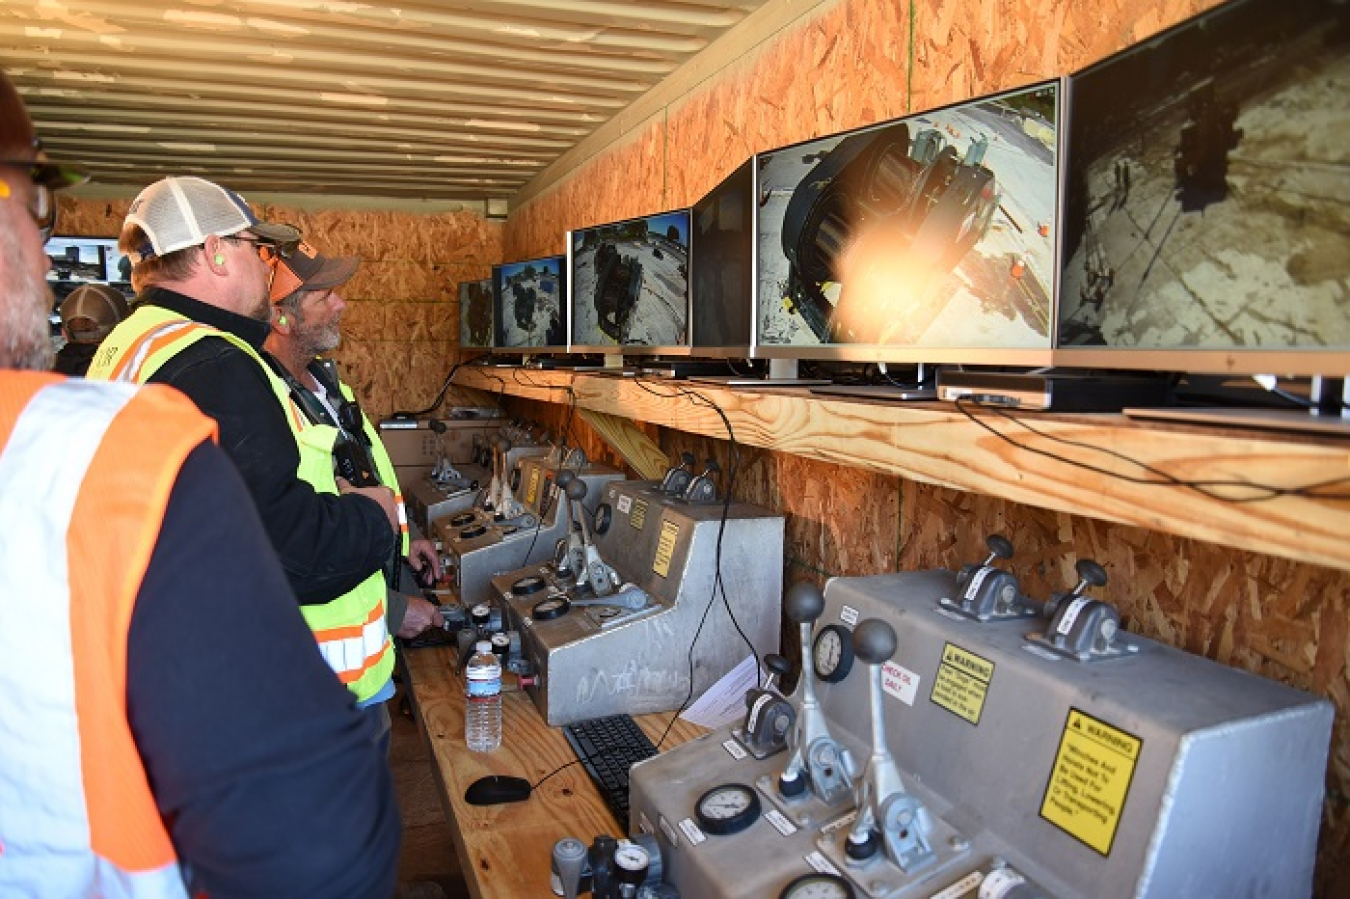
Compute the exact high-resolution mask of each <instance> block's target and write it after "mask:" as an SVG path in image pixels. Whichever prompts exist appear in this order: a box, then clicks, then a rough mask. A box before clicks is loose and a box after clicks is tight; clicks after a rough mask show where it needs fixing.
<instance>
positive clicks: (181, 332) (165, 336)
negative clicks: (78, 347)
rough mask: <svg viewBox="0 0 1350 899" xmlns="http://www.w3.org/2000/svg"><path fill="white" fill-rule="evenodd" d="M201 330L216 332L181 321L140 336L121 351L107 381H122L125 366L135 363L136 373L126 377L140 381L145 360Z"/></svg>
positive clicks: (200, 325) (130, 373) (209, 328)
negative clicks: (120, 355) (120, 356)
mask: <svg viewBox="0 0 1350 899" xmlns="http://www.w3.org/2000/svg"><path fill="white" fill-rule="evenodd" d="M203 328H205V329H207V330H210V331H215V330H217V329H216V328H212V327H211V326H210V325H202V324H198V323H197V322H192V321H182V322H172V323H170V324H167V325H161V326H160V327H158V328H155V329H154V330H153V331H151V332H150V333H148V334H144V335H142V336H141V337H140V338H139V339H137V340H136V341H135V342H134V343H132V344H131V345H130V346H128V347H127V348H126V349H125V350H124V351H123V353H122V358H121V359H119V360H118V361H117V365H115V366H114V367H113V370H112V372H111V373H110V374H109V375H108V380H110V381H120V380H122V379H123V372H126V369H127V366H129V365H131V364H132V362H136V365H137V369H136V371H133V372H128V373H127V374H126V377H127V378H128V379H130V380H140V378H139V375H140V366H141V365H142V364H144V362H145V360H147V359H149V358H150V357H151V356H154V355H155V354H156V353H158V352H159V351H160V350H162V349H164V348H165V347H168V346H172V345H173V344H174V343H175V342H177V341H178V340H179V339H181V338H183V337H185V336H187V335H190V334H191V333H192V332H194V331H198V330H201V329H203ZM166 329H167V333H166ZM143 347H144V348H145V349H144V352H142V351H141V350H142V348H143Z"/></svg>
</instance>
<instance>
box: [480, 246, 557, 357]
mask: <svg viewBox="0 0 1350 899" xmlns="http://www.w3.org/2000/svg"><path fill="white" fill-rule="evenodd" d="M564 262H565V259H564V257H562V256H546V257H544V258H541V259H528V260H525V261H524V262H508V263H504V264H502V265H494V266H493V267H492V292H493V316H494V318H495V319H496V322H495V325H494V327H495V329H496V335H497V337H496V339H495V340H494V341H493V345H494V346H495V347H496V348H497V349H503V350H511V351H513V352H525V353H530V352H550V351H551V352H558V353H562V352H565V351H566V350H567V318H566V315H567V281H566V279H565V278H564V272H563V264H564Z"/></svg>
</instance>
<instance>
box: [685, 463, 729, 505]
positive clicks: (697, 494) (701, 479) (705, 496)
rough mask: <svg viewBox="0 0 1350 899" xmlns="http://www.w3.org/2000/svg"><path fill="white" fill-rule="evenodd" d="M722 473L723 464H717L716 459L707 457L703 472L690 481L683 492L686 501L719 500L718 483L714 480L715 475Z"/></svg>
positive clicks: (703, 501)
mask: <svg viewBox="0 0 1350 899" xmlns="http://www.w3.org/2000/svg"><path fill="white" fill-rule="evenodd" d="M721 473H722V466H720V465H718V464H717V460H716V459H707V460H705V462H704V468H703V474H701V475H699V476H698V477H696V478H694V479H693V480H692V481H690V482H689V486H688V487H686V488H685V490H684V493H683V494H682V496H683V498H684V501H685V502H689V503H715V502H717V484H716V482H715V481H714V480H713V478H714V476H716V475H719V474H721Z"/></svg>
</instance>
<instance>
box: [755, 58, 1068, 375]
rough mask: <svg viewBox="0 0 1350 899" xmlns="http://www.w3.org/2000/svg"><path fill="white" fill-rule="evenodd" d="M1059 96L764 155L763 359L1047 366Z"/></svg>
mask: <svg viewBox="0 0 1350 899" xmlns="http://www.w3.org/2000/svg"><path fill="white" fill-rule="evenodd" d="M1059 85H1060V83H1059V81H1046V82H1042V83H1038V84H1034V85H1031V86H1029V87H1024V88H1021V89H1019V90H1015V91H1009V92H1007V93H1002V94H997V95H993V96H988V97H981V98H978V99H974V100H970V101H967V102H964V103H959V104H956V105H953V106H948V107H944V108H942V109H936V110H932V111H929V112H923V113H918V114H915V115H911V116H907V117H904V118H900V119H894V120H892V121H888V122H883V123H881V124H878V125H874V126H870V127H868V128H862V129H859V130H856V131H851V132H847V133H844V134H836V135H832V136H830V137H825V138H819V139H817V140H813V141H810V142H807V143H802V144H795V145H793V146H790V147H784V148H782V149H778V150H773V151H771V152H767V153H762V154H760V156H759V157H758V173H757V191H756V199H757V202H758V204H759V209H758V219H757V220H758V226H757V235H756V253H757V275H756V279H757V296H756V316H755V331H756V334H755V338H756V340H755V343H756V345H755V355H757V356H762V357H768V358H773V357H786V358H796V359H840V360H850V361H876V362H892V361H895V362H917V363H924V362H932V363H946V362H965V363H972V364H999V365H1019V364H1026V365H1042V364H1046V363H1048V362H1049V359H1050V348H1051V339H1052V338H1051V330H1052V326H1053V323H1054V310H1053V299H1054V296H1055V276H1056V274H1057V272H1058V265H1057V260H1056V257H1055V249H1056V231H1057V228H1056V224H1057V214H1058V210H1057V208H1056V204H1057V198H1058V180H1059V179H1058V145H1059V119H1060V115H1059V93H1060V91H1059Z"/></svg>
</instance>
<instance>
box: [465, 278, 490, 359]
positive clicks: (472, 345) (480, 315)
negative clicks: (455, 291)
mask: <svg viewBox="0 0 1350 899" xmlns="http://www.w3.org/2000/svg"><path fill="white" fill-rule="evenodd" d="M494 321H495V318H494V315H493V294H492V279H491V278H483V279H482V280H481V281H461V282H459V345H460V346H461V347H462V348H464V349H466V350H483V349H487V350H490V349H492V341H493V340H494V339H495V336H496V335H495V332H494V324H493V323H494Z"/></svg>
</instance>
